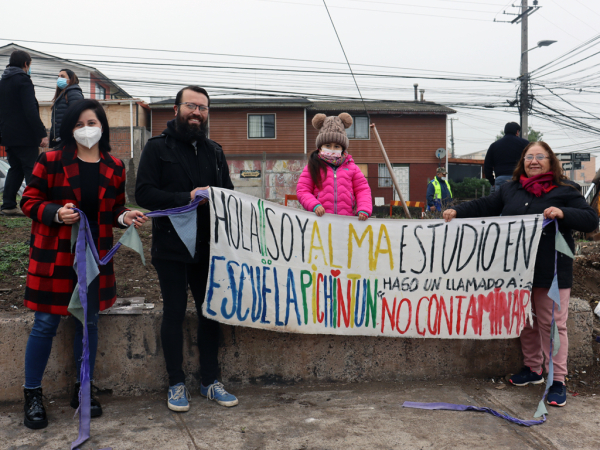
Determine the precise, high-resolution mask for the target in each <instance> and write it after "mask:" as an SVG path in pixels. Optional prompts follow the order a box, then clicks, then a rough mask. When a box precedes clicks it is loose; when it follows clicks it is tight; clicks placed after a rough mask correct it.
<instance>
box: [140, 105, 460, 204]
mask: <svg viewBox="0 0 600 450" xmlns="http://www.w3.org/2000/svg"><path fill="white" fill-rule="evenodd" d="M173 103H174V99H167V100H163V101H160V102H154V103H151V104H150V110H151V133H152V136H157V135H159V134H161V132H162V131H163V130H164V129H165V128H166V123H167V121H169V120H171V119H172V118H174V111H173ZM365 106H366V111H365ZM342 112H347V113H349V114H351V115H352V116H353V118H354V124H353V126H352V127H351V128H349V129H348V130H347V134H348V137H349V139H350V146H349V148H348V151H349V153H350V154H352V156H353V158H354V161H355V162H356V163H357V164H358V165H359V167H360V168H361V170H362V171H363V173H364V174H365V176H367V178H368V180H369V184H370V186H371V190H372V192H373V197H374V198H375V197H383V199H384V203H386V204H389V202H390V200H392V199H393V198H392V196H393V188H392V182H391V178H390V177H389V173H388V171H387V168H386V167H385V165H384V162H383V158H382V156H381V152H380V150H379V146H378V144H377V140H376V139H375V137H374V136H372V135H371V130H370V127H369V124H370V123H375V124H376V126H377V130H378V132H379V135H380V137H381V140H382V142H383V144H384V146H385V148H386V150H387V153H388V157H389V159H390V162H391V163H392V165H393V169H394V172H395V174H396V177H397V178H398V181H399V183H400V189H401V190H402V193H403V196H404V198H405V200H413V201H425V193H426V190H427V181H428V180H429V179H431V178H433V176H435V170H436V168H437V167H438V165H440V164H444V163H445V161H440V160H439V159H438V158H436V156H435V151H436V149H438V148H440V147H444V148H445V147H446V116H447V115H448V114H453V113H455V112H456V111H454V110H453V109H450V108H447V107H445V106H442V105H438V104H436V103H433V102H425V101H421V102H420V101H369V102H366V104H365V105H363V103H362V102H361V101H311V100H308V99H304V98H273V99H213V100H212V101H211V105H210V118H209V125H210V138H211V139H213V140H215V141H217V142H218V143H219V144H221V145H222V147H223V149H224V150H225V154H226V156H227V159H228V161H229V166H230V173H231V176H232V180H233V182H234V184H235V186H236V189H241V190H243V191H245V192H248V193H250V194H252V195H256V196H258V197H262V198H265V199H268V200H272V201H278V202H283V201H284V199H285V195H287V194H295V187H296V183H297V181H298V177H299V175H300V173H301V172H302V169H303V168H304V166H305V165H306V158H307V156H308V154H310V153H311V152H312V151H314V150H315V140H316V137H317V130H315V129H314V128H313V127H312V125H311V121H312V118H313V117H314V116H315V115H316V114H318V113H325V114H327V115H337V114H339V113H342Z"/></svg>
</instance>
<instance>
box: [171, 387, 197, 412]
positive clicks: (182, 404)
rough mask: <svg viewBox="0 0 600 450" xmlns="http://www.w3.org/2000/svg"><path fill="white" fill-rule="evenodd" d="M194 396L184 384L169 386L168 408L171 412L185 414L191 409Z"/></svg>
mask: <svg viewBox="0 0 600 450" xmlns="http://www.w3.org/2000/svg"><path fill="white" fill-rule="evenodd" d="M191 399H192V396H191V395H190V393H189V392H188V390H187V389H186V387H185V384H183V383H177V384H176V385H175V386H169V392H168V396H167V406H168V407H169V409H170V410H171V411H178V412H185V411H188V410H189V409H190V402H189V401H190V400H191Z"/></svg>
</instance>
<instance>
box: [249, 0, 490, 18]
mask: <svg viewBox="0 0 600 450" xmlns="http://www.w3.org/2000/svg"><path fill="white" fill-rule="evenodd" d="M257 1H259V2H269V3H283V4H286V5H303V6H318V5H316V4H314V3H301V2H286V1H282V0H257ZM332 8H337V9H349V10H356V11H371V12H383V13H390V14H402V15H408V16H426V17H441V18H444V19H459V20H475V21H478V22H488V20H487V19H475V18H470V17H456V16H440V15H437V14H422V13H413V12H401V11H390V10H382V9H368V8H354V7H348V6H332ZM490 13H491V12H490Z"/></svg>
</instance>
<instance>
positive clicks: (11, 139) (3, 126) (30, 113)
mask: <svg viewBox="0 0 600 450" xmlns="http://www.w3.org/2000/svg"><path fill="white" fill-rule="evenodd" d="M30 73H31V56H29V53H27V52H24V51H22V50H15V51H14V52H12V53H11V55H10V58H9V60H8V66H6V70H5V71H4V73H3V74H2V78H0V136H2V145H4V146H5V147H6V155H7V156H8V164H10V169H9V171H8V174H7V175H6V181H5V183H4V196H3V199H4V201H3V203H2V209H1V212H2V214H3V215H5V216H22V215H23V213H22V212H21V210H20V209H19V208H17V192H18V191H19V188H20V187H21V183H23V178H25V183H29V179H30V178H31V172H32V171H33V165H34V164H35V160H36V159H37V157H38V154H39V147H47V146H48V138H47V137H46V127H44V124H43V123H42V120H41V119H40V111H39V106H38V102H37V100H36V98H35V90H34V88H33V83H32V82H31V77H30V75H29V74H30Z"/></svg>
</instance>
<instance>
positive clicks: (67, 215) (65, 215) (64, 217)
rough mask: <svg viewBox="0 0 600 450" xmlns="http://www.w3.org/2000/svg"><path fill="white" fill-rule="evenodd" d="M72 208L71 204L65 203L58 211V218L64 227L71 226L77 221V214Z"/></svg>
mask: <svg viewBox="0 0 600 450" xmlns="http://www.w3.org/2000/svg"><path fill="white" fill-rule="evenodd" d="M74 207H75V205H74V204H73V203H67V204H66V205H65V206H63V207H62V208H60V209H59V210H58V218H59V220H60V221H61V222H63V223H64V224H65V225H73V224H74V223H75V222H77V221H78V220H79V213H78V212H76V211H74V210H73V208H74Z"/></svg>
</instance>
